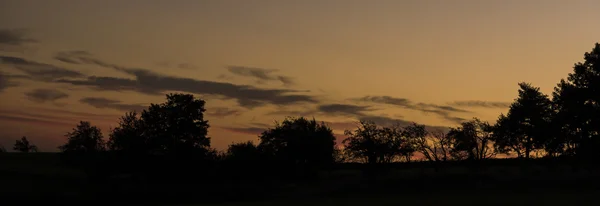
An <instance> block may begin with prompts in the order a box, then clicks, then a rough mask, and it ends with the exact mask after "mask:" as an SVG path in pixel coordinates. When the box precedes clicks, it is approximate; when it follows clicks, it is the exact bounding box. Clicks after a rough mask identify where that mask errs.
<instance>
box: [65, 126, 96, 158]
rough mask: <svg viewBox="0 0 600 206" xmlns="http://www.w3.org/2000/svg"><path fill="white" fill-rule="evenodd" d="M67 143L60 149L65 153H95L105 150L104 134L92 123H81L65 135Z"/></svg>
mask: <svg viewBox="0 0 600 206" xmlns="http://www.w3.org/2000/svg"><path fill="white" fill-rule="evenodd" d="M65 136H66V137H67V138H68V139H67V142H66V143H65V144H64V145H62V146H60V147H59V149H60V150H61V151H62V152H65V153H93V152H100V151H104V150H105V144H104V140H103V137H102V132H101V131H100V129H98V127H96V126H92V125H91V124H90V122H86V121H81V122H79V124H78V125H77V126H76V127H75V128H73V131H72V132H69V133H67V134H66V135H65Z"/></svg>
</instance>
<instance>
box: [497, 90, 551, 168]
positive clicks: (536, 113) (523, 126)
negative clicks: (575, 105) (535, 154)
mask: <svg viewBox="0 0 600 206" xmlns="http://www.w3.org/2000/svg"><path fill="white" fill-rule="evenodd" d="M519 87H520V89H519V96H518V98H517V99H515V101H514V102H513V103H512V104H511V105H510V109H509V111H508V114H507V115H504V114H502V115H500V117H499V118H498V120H497V122H496V125H494V140H495V144H496V148H497V149H498V151H499V152H502V153H510V152H514V153H516V154H517V156H518V157H525V158H529V156H530V154H531V152H532V151H533V150H535V149H543V148H544V146H545V145H546V143H547V142H548V141H549V139H548V138H547V137H548V136H549V135H550V133H548V131H549V130H548V129H549V127H548V126H549V124H550V120H551V118H552V102H551V101H550V99H549V98H548V96H547V95H545V94H543V93H542V92H540V88H538V87H534V86H532V85H531V84H529V83H524V82H522V83H519Z"/></svg>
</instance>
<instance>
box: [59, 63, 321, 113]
mask: <svg viewBox="0 0 600 206" xmlns="http://www.w3.org/2000/svg"><path fill="white" fill-rule="evenodd" d="M66 54H67V53H64V54H62V58H63V59H67V60H63V61H64V62H74V64H92V65H96V66H101V67H106V68H111V69H115V70H117V71H121V72H124V73H127V74H129V75H132V76H134V77H135V79H127V78H117V77H96V76H91V77H88V78H87V79H76V80H73V79H61V80H59V81H57V82H61V83H69V84H72V85H80V86H88V87H91V88H93V89H97V90H112V91H137V92H141V93H146V94H152V95H157V94H162V93H165V92H168V91H180V92H189V93H195V94H206V95H219V96H221V97H223V98H224V99H234V100H236V101H237V102H238V104H239V105H240V106H243V107H246V108H253V107H258V106H264V105H266V104H274V105H291V104H297V103H317V102H318V101H317V100H316V99H315V98H314V97H312V96H310V95H305V94H297V93H299V92H302V91H299V90H292V89H262V88H257V87H253V86H249V85H237V84H232V83H226V82H214V81H207V80H197V79H192V78H185V77H175V76H168V75H162V74H159V73H155V72H152V71H149V70H146V69H138V68H128V67H124V66H120V65H116V64H112V63H108V62H104V61H102V60H98V59H95V58H92V57H90V56H89V55H88V54H85V55H81V54H77V53H75V54H72V53H70V54H71V55H66Z"/></svg>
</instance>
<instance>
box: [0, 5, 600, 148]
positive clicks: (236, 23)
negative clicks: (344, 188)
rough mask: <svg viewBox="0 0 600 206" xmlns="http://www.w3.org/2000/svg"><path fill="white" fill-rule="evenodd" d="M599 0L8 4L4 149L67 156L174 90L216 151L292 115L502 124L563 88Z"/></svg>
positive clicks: (1, 48)
mask: <svg viewBox="0 0 600 206" xmlns="http://www.w3.org/2000/svg"><path fill="white" fill-rule="evenodd" d="M598 11H600V1H597V0H569V1H563V0H487V1H485V0H453V1H443V0H422V1H416V0H415V1H409V0H389V1H386V0H373V1H359V0H319V1H317V0H303V1H276V0H254V1H242V0H236V1H232V0H220V1H216V0H215V1H208V0H169V1H167V0H161V1H159V0H126V1H122V0H94V1H92V0H87V1H83V0H52V1H49V0H0V72H1V73H0V99H1V101H0V144H2V145H4V146H5V147H6V148H7V149H10V148H11V147H12V144H13V143H14V141H15V139H17V138H19V137H20V136H24V135H25V136H27V137H29V139H31V141H32V142H33V143H35V144H37V145H38V146H39V147H40V149H41V150H42V151H55V150H56V146H58V145H59V144H61V143H63V142H64V141H65V137H63V135H64V134H65V133H66V132H68V131H70V129H71V128H73V127H74V126H75V125H76V124H77V122H78V121H79V120H86V121H91V122H92V124H94V125H97V126H99V127H100V128H102V129H103V132H104V134H105V137H107V136H108V129H109V128H110V127H111V126H113V127H114V126H115V125H116V121H117V118H118V117H119V116H120V115H122V114H124V112H125V111H128V110H132V109H138V110H139V108H143V107H144V106H147V105H148V104H149V103H160V102H162V101H164V94H165V93H168V92H172V91H180V92H186V93H194V94H197V95H198V96H200V97H202V98H204V99H205V100H206V101H207V109H208V111H207V117H206V118H207V119H208V120H209V121H210V124H211V129H210V133H209V135H210V136H211V137H212V143H213V146H214V147H216V148H218V149H224V148H226V146H227V145H228V144H230V143H232V142H238V141H246V140H256V139H257V134H258V133H259V132H260V131H261V130H263V129H264V128H266V127H268V126H269V125H273V122H274V121H275V120H282V119H283V118H284V117H285V116H287V115H292V116H297V115H306V116H314V117H315V118H317V120H322V121H326V122H327V123H328V124H329V125H330V126H331V127H332V128H334V130H335V132H336V134H342V133H343V130H344V129H350V128H352V127H353V125H354V124H355V122H356V121H357V120H359V119H365V120H374V121H376V122H377V123H381V124H383V123H389V122H395V121H396V122H401V123H407V122H412V121H415V122H418V123H421V124H426V125H429V126H431V128H440V127H448V126H456V125H457V122H459V121H461V120H464V119H470V118H472V117H479V118H481V119H483V120H488V121H494V120H495V119H496V118H497V116H498V115H499V114H500V113H502V112H506V111H507V105H508V104H509V103H510V102H511V101H512V100H513V99H514V98H515V97H516V95H517V89H518V85H517V83H518V82H521V81H526V82H530V83H532V84H534V85H535V86H538V87H541V89H542V91H543V92H545V93H547V94H549V93H550V92H551V91H552V89H553V87H554V86H555V85H556V83H557V82H558V81H559V80H560V79H561V78H565V77H566V75H567V74H568V73H569V72H571V70H572V66H573V64H574V63H576V62H578V61H581V60H582V59H583V54H584V53H585V52H588V51H590V50H591V48H592V47H593V45H594V43H595V42H598V41H600V27H598V19H600V12H598Z"/></svg>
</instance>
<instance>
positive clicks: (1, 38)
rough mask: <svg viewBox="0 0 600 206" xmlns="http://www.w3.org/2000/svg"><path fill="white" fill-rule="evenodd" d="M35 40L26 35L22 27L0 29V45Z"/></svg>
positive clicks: (21, 43) (13, 44)
mask: <svg viewBox="0 0 600 206" xmlns="http://www.w3.org/2000/svg"><path fill="white" fill-rule="evenodd" d="M35 42H37V40H35V39H32V38H29V37H27V31H26V30H23V29H0V45H10V46H21V45H23V44H26V43H35Z"/></svg>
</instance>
